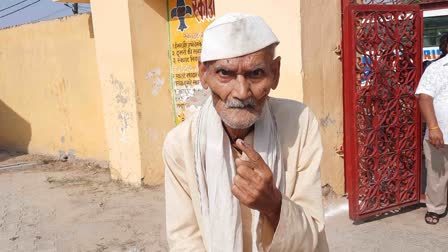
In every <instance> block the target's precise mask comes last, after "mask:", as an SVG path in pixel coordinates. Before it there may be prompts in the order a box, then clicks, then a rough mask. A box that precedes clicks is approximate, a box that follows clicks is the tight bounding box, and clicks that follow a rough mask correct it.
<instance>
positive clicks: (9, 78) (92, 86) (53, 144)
mask: <svg viewBox="0 0 448 252" xmlns="http://www.w3.org/2000/svg"><path fill="white" fill-rule="evenodd" d="M0 41H1V43H0V149H11V150H18V151H25V152H26V151H28V152H30V153H44V154H51V155H59V154H60V152H65V153H67V152H70V153H72V154H74V155H75V156H76V157H80V158H92V159H98V160H107V159H108V152H107V147H106V143H105V134H104V124H103V116H102V113H103V112H102V108H101V92H100V85H99V80H98V71H97V65H96V59H95V44H94V37H93V33H92V24H91V19H90V15H79V16H74V17H70V18H63V19H58V20H51V21H46V22H39V23H35V24H28V25H22V26H18V27H13V28H7V29H3V30H0Z"/></svg>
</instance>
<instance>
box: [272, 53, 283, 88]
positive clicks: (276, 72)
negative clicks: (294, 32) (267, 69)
mask: <svg viewBox="0 0 448 252" xmlns="http://www.w3.org/2000/svg"><path fill="white" fill-rule="evenodd" d="M281 61H282V58H281V57H280V56H278V57H277V58H275V59H274V61H273V62H272V72H273V74H274V84H273V85H272V89H273V90H275V89H276V88H277V86H278V82H279V81H280V65H281V64H280V63H281Z"/></svg>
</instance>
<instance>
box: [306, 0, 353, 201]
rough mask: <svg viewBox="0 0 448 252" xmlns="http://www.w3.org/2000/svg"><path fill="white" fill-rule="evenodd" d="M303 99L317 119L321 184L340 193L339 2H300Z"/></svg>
mask: <svg viewBox="0 0 448 252" xmlns="http://www.w3.org/2000/svg"><path fill="white" fill-rule="evenodd" d="M301 5H302V7H301V10H302V11H301V16H302V55H303V72H304V80H303V98H304V102H305V103H306V104H307V105H308V106H310V107H311V108H312V109H313V111H314V113H315V114H316V116H317V117H318V119H319V123H320V129H321V134H322V142H323V146H324V154H323V157H322V162H321V171H322V183H323V184H327V183H328V184H330V185H331V186H332V187H333V189H334V190H335V191H336V192H337V193H339V194H342V193H344V190H345V189H344V160H343V159H342V158H341V157H340V156H339V154H338V151H339V150H340V148H341V147H342V143H343V136H344V135H343V134H344V132H343V103H342V62H341V61H340V60H339V59H338V55H336V53H335V51H337V50H336V48H337V47H338V45H339V44H340V43H341V7H340V6H341V2H340V1H339V0H331V1H329V0H302V1H301Z"/></svg>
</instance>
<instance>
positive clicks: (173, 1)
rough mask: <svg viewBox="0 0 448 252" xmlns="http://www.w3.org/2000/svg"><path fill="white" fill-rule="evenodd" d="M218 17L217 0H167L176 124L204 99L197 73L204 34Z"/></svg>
mask: <svg viewBox="0 0 448 252" xmlns="http://www.w3.org/2000/svg"><path fill="white" fill-rule="evenodd" d="M214 18H215V2H214V0H168V19H169V29H170V30H169V32H170V42H169V43H170V58H171V73H170V74H171V78H170V79H171V87H172V93H173V103H174V114H175V120H176V124H178V123H180V122H182V121H183V120H185V119H186V118H187V117H188V116H190V115H191V114H192V113H194V112H195V111H196V110H198V109H199V106H200V103H201V101H202V100H203V99H204V97H205V96H206V95H205V91H203V90H202V87H201V84H200V81H199V76H198V67H197V65H198V60H199V57H200V54H201V48H202V34H203V31H204V30H205V28H206V27H207V26H208V25H209V24H210V23H211V22H212V21H213V20H214Z"/></svg>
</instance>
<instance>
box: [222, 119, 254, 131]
mask: <svg viewBox="0 0 448 252" xmlns="http://www.w3.org/2000/svg"><path fill="white" fill-rule="evenodd" d="M233 118H239V119H240V120H234V119H233ZM233 118H232V119H233V120H232V119H228V118H225V117H221V120H222V121H223V122H224V124H225V125H227V126H228V127H230V128H232V129H247V128H250V127H252V125H254V124H255V122H256V121H258V117H253V118H250V119H246V120H241V117H233Z"/></svg>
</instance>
